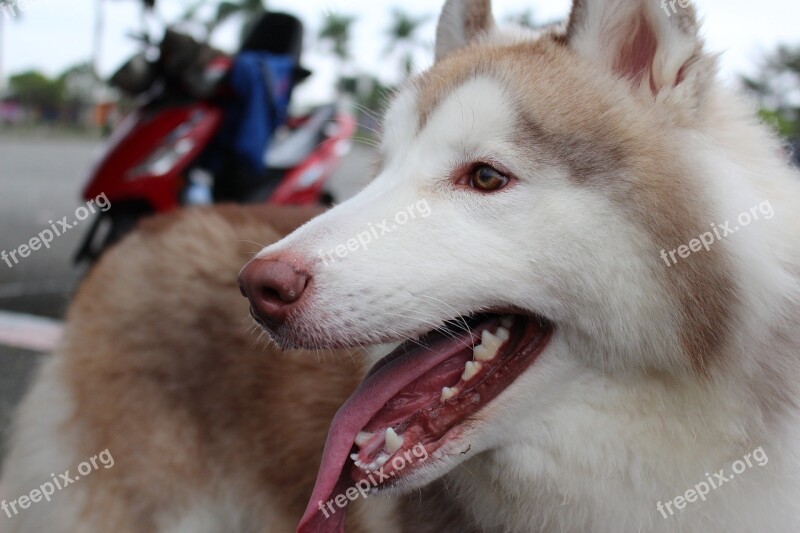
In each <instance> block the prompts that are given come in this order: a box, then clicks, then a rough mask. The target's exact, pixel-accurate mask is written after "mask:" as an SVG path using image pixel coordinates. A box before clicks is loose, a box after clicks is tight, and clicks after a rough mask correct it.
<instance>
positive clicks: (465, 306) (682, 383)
mask: <svg viewBox="0 0 800 533" xmlns="http://www.w3.org/2000/svg"><path fill="white" fill-rule="evenodd" d="M466 1H470V0H465V2H466ZM451 3H452V2H451ZM588 3H589V5H590V6H591V9H590V15H589V20H588V23H587V25H586V26H585V28H584V31H583V32H581V33H579V36H578V37H576V40H577V42H576V43H575V48H576V50H577V51H578V52H579V53H582V54H584V55H585V57H586V58H588V59H589V60H590V61H593V62H595V63H597V64H600V65H605V66H606V68H607V69H609V70H610V69H611V65H612V62H611V59H610V57H611V56H610V55H604V54H607V53H608V54H610V53H611V52H612V51H613V48H614V46H615V45H614V41H613V39H611V38H610V37H608V36H607V35H604V34H602V32H603V31H604V30H608V29H609V28H610V29H613V30H615V31H617V30H619V29H620V28H619V25H618V24H616V22H615V19H616V18H617V17H619V18H620V19H621V18H624V16H625V13H626V12H631V11H632V10H634V9H636V8H639V7H640V4H639V3H638V2H636V1H633V0H628V1H622V0H618V1H611V0H609V1H607V2H600V1H595V2H588ZM649 5H650V4H648V6H649ZM653 6H655V7H653V9H650V10H649V11H647V13H648V16H650V17H656V16H657V15H658V14H657V13H655V11H654V10H655V9H658V7H657V4H656V3H653ZM648 9H649V8H648ZM662 15H663V14H662ZM663 16H665V15H663ZM456 20H457V19H456ZM653 20H655V21H656V22H655V24H656V30H657V34H658V36H659V45H660V46H659V48H658V53H657V60H656V62H655V64H654V70H656V71H657V72H655V73H654V76H655V78H656V81H657V82H658V84H659V88H662V89H664V90H663V91H662V93H661V94H659V95H657V97H656V96H654V95H651V96H650V98H651V103H650V104H648V105H664V106H666V105H680V104H681V103H682V102H689V101H692V102H693V103H694V102H696V100H693V98H694V96H693V95H692V96H690V95H688V93H687V91H688V89H687V88H685V86H678V87H672V85H673V84H674V83H675V82H676V76H677V72H678V70H679V69H680V68H681V66H682V65H683V63H684V62H685V61H686V60H687V58H688V57H689V56H690V55H691V54H692V53H694V52H695V51H696V46H699V45H697V43H696V41H694V38H693V37H690V36H689V35H688V34H684V33H683V32H681V31H677V30H676V29H675V28H674V27H672V26H669V25H668V24H667V23H665V22H664V21H662V20H661V19H653ZM444 23H452V21H449V22H448V21H446V20H445V21H444ZM448 28H449V30H448V31H450V32H452V31H453V27H452V26H448ZM518 38H519V34H515V35H512V36H509V35H508V34H499V33H496V34H493V35H491V36H488V37H486V36H485V37H484V41H485V42H490V43H494V44H495V45H497V44H501V43H504V42H506V43H507V42H509V39H511V40H516V39H518ZM598 43H605V44H607V45H608V48H607V49H605V48H602V47H600V48H598V46H597V45H598ZM688 75H689V76H692V75H694V74H693V73H692V72H688ZM685 85H689V84H688V83H687V84H685ZM511 94H512V92H511V91H510V89H509V88H507V87H505V86H504V85H503V83H502V82H501V81H499V80H494V79H489V78H484V77H474V78H473V79H470V80H468V81H467V82H466V83H464V84H463V85H462V86H460V87H458V88H457V89H456V90H454V91H453V92H452V93H450V94H448V95H442V96H443V98H442V102H441V104H440V105H439V106H438V107H437V108H436V110H435V111H434V112H433V114H432V115H431V116H430V118H429V119H428V122H427V125H426V126H425V127H424V128H423V129H422V130H421V131H417V123H416V117H417V108H416V106H417V103H416V93H415V87H414V86H413V85H411V86H409V87H406V88H405V89H404V90H403V91H402V92H401V93H400V94H399V96H398V97H397V98H396V100H395V101H394V103H393V105H392V107H391V108H390V110H389V112H388V114H387V124H388V127H387V128H386V129H387V135H386V138H385V142H384V145H383V152H384V153H383V156H384V161H385V164H384V167H383V169H382V172H381V173H380V175H379V176H378V177H377V178H376V179H375V181H374V182H372V183H371V184H370V185H369V186H368V187H367V188H366V189H365V190H364V191H363V192H362V193H361V194H359V195H358V196H357V197H355V198H353V199H352V200H350V201H348V202H346V203H344V204H342V205H340V206H338V207H337V208H335V209H333V210H332V211H330V212H328V213H326V214H325V215H323V216H322V217H319V218H318V219H316V220H314V221H312V222H311V223H310V224H308V225H306V226H305V227H303V228H301V229H300V230H299V231H297V232H296V233H294V234H293V235H291V236H289V237H287V238H286V239H285V240H284V241H282V242H280V243H278V244H276V245H274V246H272V247H270V248H267V249H265V250H264V251H263V252H262V253H261V254H260V256H261V257H265V256H270V255H272V254H280V253H283V252H285V251H291V253H292V254H294V255H295V256H299V257H305V258H306V259H307V261H308V262H309V264H312V265H313V277H314V283H313V290H312V291H311V294H309V295H307V298H308V301H307V302H305V304H304V307H303V308H302V310H301V311H300V312H298V313H296V314H295V315H294V316H293V320H292V323H291V326H290V327H289V328H288V330H287V331H286V332H283V334H284V335H285V336H286V338H285V339H284V340H287V341H288V342H296V343H309V344H314V345H321V346H325V345H340V344H343V343H348V342H351V343H377V342H385V341H393V340H397V339H400V338H403V337H414V336H417V335H419V334H421V333H423V332H426V331H428V330H430V329H432V328H434V327H437V326H439V325H441V324H442V323H443V322H444V321H446V320H448V319H452V318H454V317H456V316H459V315H463V314H467V313H469V312H474V311H477V310H480V309H486V308H490V307H492V306H497V305H515V306H517V307H520V308H523V309H528V310H530V311H531V312H535V313H539V314H542V315H544V316H546V317H548V318H549V319H551V320H552V321H554V322H555V324H557V331H556V333H555V335H554V338H553V340H552V342H551V344H550V345H549V346H548V348H547V350H546V351H545V353H544V354H543V355H542V356H541V357H540V358H539V360H537V361H536V363H535V364H534V365H533V366H532V367H531V368H530V369H529V370H528V371H527V372H526V373H525V374H523V375H522V376H520V378H518V380H517V381H516V382H515V383H514V384H513V385H512V386H511V387H509V388H508V389H507V390H506V391H505V392H504V393H503V394H502V395H501V396H500V397H498V398H497V399H496V400H495V401H494V402H492V403H491V404H490V405H489V406H487V407H486V408H484V409H483V410H482V411H481V412H480V413H479V415H478V420H477V421H476V422H474V423H473V424H472V425H471V427H470V429H469V431H467V432H465V434H464V435H462V436H461V438H460V439H459V441H458V442H454V443H452V444H451V445H450V446H449V447H448V448H447V449H445V450H444V453H443V457H441V458H440V459H439V460H438V461H437V462H436V463H431V464H430V465H428V466H427V467H426V469H424V470H422V471H421V473H419V474H418V475H417V478H416V479H414V480H410V481H409V484H408V486H409V487H410V486H422V485H424V484H426V483H429V482H430V481H432V480H433V479H435V478H437V477H439V476H446V481H447V486H448V488H449V491H450V495H451V496H452V497H453V498H455V499H458V500H460V504H461V506H460V507H461V508H464V509H469V510H470V511H469V512H470V513H471V517H472V519H474V520H475V521H476V522H477V524H478V525H479V527H480V528H481V529H483V530H486V531H526V532H528V531H596V532H601V533H602V532H609V533H611V532H619V531H684V532H689V531H697V532H700V531H726V532H743V533H744V532H751V531H775V532H789V531H797V530H798V529H800V453H799V452H798V450H800V431H799V429H800V420H798V411H797V400H798V399H799V398H800V392H799V391H798V387H797V385H796V384H797V383H798V382H800V365H798V352H800V333H798V326H800V324H798V310H799V309H800V281H799V279H798V277H800V216H798V210H797V206H798V205H800V186H798V176H797V173H796V172H794V171H792V170H790V169H789V167H788V166H787V164H786V162H785V161H784V160H783V159H782V158H781V157H780V156H779V155H778V153H777V147H778V145H777V143H776V142H775V141H774V140H773V139H772V137H771V136H770V135H769V134H767V133H766V132H765V130H763V129H762V127H761V126H759V125H757V124H756V123H755V121H754V119H752V118H749V117H750V114H751V113H752V110H751V109H750V107H749V106H748V105H747V104H744V103H742V102H741V101H740V99H739V98H738V97H735V96H732V95H730V94H728V93H727V92H726V91H725V90H723V89H722V88H719V87H716V86H713V85H712V86H711V87H709V88H708V89H707V94H705V95H704V96H705V101H706V102H707V103H706V104H705V105H706V106H708V108H707V109H706V112H707V113H708V116H709V117H714V118H713V120H711V119H710V120H709V123H708V127H705V126H701V127H700V128H697V129H686V130H684V131H681V130H680V129H678V128H677V127H676V131H675V132H673V133H674V134H675V137H674V138H676V139H680V141H681V143H680V145H679V146H680V147H681V148H682V150H681V151H676V153H675V154H674V157H675V158H680V159H681V161H682V162H684V163H685V164H686V165H687V168H692V169H693V172H694V175H696V176H697V179H698V180H699V182H698V186H699V189H700V191H702V193H703V194H704V195H705V196H706V197H707V198H708V199H710V200H711V203H712V206H713V211H712V212H710V213H703V214H702V215H703V216H708V217H709V220H708V222H709V224H710V223H712V222H714V223H719V222H724V221H725V220H727V219H734V218H735V217H736V216H737V215H738V214H739V213H741V212H743V211H747V210H748V209H749V208H750V207H753V206H756V205H758V204H759V203H761V202H763V201H764V200H769V201H770V202H771V204H772V206H773V207H774V211H775V216H774V218H773V219H771V220H769V221H760V222H755V223H753V224H751V226H749V227H747V228H744V229H742V230H741V231H740V232H738V233H736V234H735V235H733V236H731V237H729V238H728V239H726V240H725V241H723V242H718V243H716V244H715V246H719V247H721V249H724V250H725V255H726V257H727V258H728V259H729V260H730V263H731V264H730V267H731V268H732V276H733V279H732V280H731V281H732V282H733V283H734V285H736V286H737V287H739V291H738V293H737V296H738V298H739V301H738V304H737V308H736V309H732V314H733V315H734V322H735V324H736V325H737V326H736V333H735V334H734V335H733V338H732V339H730V342H729V344H728V345H727V351H726V353H725V360H724V363H722V364H721V365H720V366H719V367H716V368H714V369H712V370H711V376H710V379H707V380H704V379H695V378H693V377H691V376H689V375H687V374H686V373H685V372H682V370H681V368H680V366H681V363H680V362H679V360H680V356H679V352H680V346H679V345H678V340H677V339H678V333H679V332H680V329H681V327H682V326H681V324H680V310H679V309H677V308H676V307H675V304H674V303H673V300H671V299H670V298H669V297H668V295H667V294H666V293H665V292H664V291H665V289H664V285H663V284H662V283H660V282H659V280H658V279H654V274H653V272H654V269H653V268H652V267H653V262H654V257H655V258H656V260H657V256H658V247H656V244H655V243H654V242H652V239H651V238H650V237H649V236H648V234H647V232H646V231H645V229H644V227H645V226H644V224H642V225H636V224H633V223H631V221H630V220H629V219H628V218H627V217H625V216H624V215H623V214H621V213H620V212H619V211H620V210H619V207H618V206H615V205H613V203H612V202H611V201H610V200H609V199H607V198H606V197H604V196H603V195H602V194H599V193H597V192H594V191H589V190H587V189H585V188H580V187H578V186H576V185H575V184H574V182H572V181H570V180H569V179H568V169H566V168H563V167H561V166H559V165H558V164H557V163H552V162H543V161H542V160H539V159H537V158H535V157H531V154H530V153H526V154H521V153H519V152H518V151H517V150H516V149H515V148H514V145H513V143H512V142H511V139H510V137H511V135H512V129H511V128H512V124H513V123H514V119H515V117H516V116H517V112H516V110H515V109H514V108H513V106H512V105H511V104H510V102H511V101H512V98H511ZM624 96H625V95H622V94H621V95H620V97H621V98H622V97H624ZM676 146H678V145H676ZM483 158H492V159H494V160H497V161H500V162H502V163H503V164H504V165H505V166H506V167H508V168H510V169H511V170H512V171H513V172H514V173H515V174H516V175H517V176H519V177H520V182H519V183H517V184H516V185H515V186H514V187H510V188H508V189H506V190H504V191H502V192H499V193H497V194H494V195H488V196H482V195H478V194H475V193H470V192H469V191H464V190H457V189H455V188H454V187H453V186H452V181H451V179H450V174H451V173H452V172H453V170H454V169H455V168H457V167H458V166H459V165H461V164H464V163H469V162H470V161H475V160H480V159H483ZM421 199H424V200H426V201H427V202H428V203H429V205H430V207H431V216H430V217H428V218H426V219H424V220H415V221H412V222H410V223H408V224H407V225H405V226H403V227H400V228H398V229H396V230H395V231H394V232H392V233H391V234H389V235H386V236H384V237H382V238H381V239H380V240H378V241H376V242H374V243H372V244H371V245H370V246H369V248H368V249H366V250H358V251H357V252H353V253H351V254H349V255H348V256H347V257H346V258H344V259H342V260H339V261H337V262H334V263H332V264H328V265H325V266H323V265H322V264H320V263H319V261H318V259H317V258H318V254H319V252H320V251H321V250H329V249H332V248H333V247H335V246H336V245H338V244H343V243H345V242H346V241H347V240H348V239H349V238H351V237H355V236H356V235H357V234H358V233H359V232H361V231H363V230H364V229H366V228H367V227H368V226H369V224H370V223H372V224H376V223H379V222H381V221H382V220H384V219H388V220H391V219H392V217H393V216H394V215H395V213H397V212H399V211H401V210H403V209H404V208H405V207H406V206H408V205H410V204H413V203H414V202H416V201H419V200H421ZM688 200H691V199H690V198H687V201H688ZM565 213H568V214H569V216H565ZM689 260H690V259H689ZM662 265H663V263H662ZM663 268H664V269H666V268H668V267H666V266H664V267H663ZM655 271H657V270H655ZM648 368H650V369H652V368H658V369H661V370H663V371H664V372H663V373H659V372H656V373H651V372H648V371H647V370H646V369H648ZM781 394H785V395H786V396H788V397H789V398H790V400H789V401H788V402H787V401H786V400H784V399H778V397H779V396H780V395H781ZM466 443H469V444H470V445H471V446H472V448H471V450H472V452H473V453H471V454H470V455H469V457H474V459H469V460H467V459H465V457H464V456H463V455H461V454H460V453H458V452H460V451H461V450H463V449H464V448H465V447H466ZM759 447H761V448H763V450H764V452H765V453H766V454H767V456H768V457H769V462H768V463H767V464H766V465H765V466H763V467H754V468H750V469H748V470H747V471H746V472H744V473H743V474H742V475H741V476H740V477H739V478H737V479H736V480H735V481H732V482H730V483H729V484H726V485H723V486H721V487H720V488H719V489H717V490H715V491H712V492H711V494H710V495H709V496H708V500H707V501H706V502H698V503H693V504H689V505H688V506H687V509H686V510H685V511H684V512H680V513H678V514H676V515H675V516H671V517H669V518H667V519H664V518H663V517H662V515H661V514H659V512H658V511H657V509H656V503H657V502H659V501H661V502H666V501H668V500H671V499H672V498H674V497H676V496H680V495H682V494H684V493H685V492H686V490H687V489H691V488H692V487H694V486H695V485H696V484H697V483H699V482H701V481H703V480H705V477H706V472H717V471H718V470H720V469H723V468H726V469H727V470H728V471H729V470H730V466H729V465H730V464H731V462H732V461H735V460H737V459H740V458H741V457H743V456H744V455H745V454H747V453H748V452H752V451H753V450H754V449H756V448H759ZM476 455H477V456H476ZM464 461H466V463H464V464H462V463H463V462H464Z"/></svg>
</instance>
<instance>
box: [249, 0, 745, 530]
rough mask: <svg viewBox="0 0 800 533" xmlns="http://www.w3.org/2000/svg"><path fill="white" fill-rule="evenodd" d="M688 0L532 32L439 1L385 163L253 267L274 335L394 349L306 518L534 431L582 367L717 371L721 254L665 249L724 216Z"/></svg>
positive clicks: (466, 4) (347, 427)
mask: <svg viewBox="0 0 800 533" xmlns="http://www.w3.org/2000/svg"><path fill="white" fill-rule="evenodd" d="M685 5H686V3H685V2H681V3H680V4H677V3H675V2H672V3H669V2H666V3H664V4H660V3H659V2H657V1H652V0H575V2H574V6H573V10H572V14H571V16H570V18H569V22H568V24H566V25H564V26H561V27H553V28H549V29H545V30H542V31H540V32H534V31H531V30H523V29H521V28H502V27H500V26H498V25H497V24H496V23H495V21H494V19H493V16H492V13H491V7H490V3H489V0H449V1H448V2H447V4H446V6H445V8H444V11H443V14H442V16H441V19H440V22H439V28H438V34H437V43H436V63H435V65H434V66H433V67H432V68H431V69H430V70H429V71H427V72H425V73H424V74H422V75H421V76H419V77H417V78H415V79H412V80H411V81H410V82H408V83H407V84H406V85H405V87H403V88H402V89H401V90H400V91H399V92H398V93H397V95H396V96H395V97H394V99H393V102H392V103H391V106H390V108H389V110H388V113H387V114H386V117H385V134H384V139H383V143H382V145H381V150H380V152H381V153H380V157H381V170H380V173H379V175H378V176H377V177H376V178H375V179H374V181H372V182H371V183H370V185H368V186H367V187H366V188H365V189H364V190H363V191H362V192H361V193H360V194H358V195H357V196H356V197H355V198H353V199H351V200H349V201H347V202H345V203H343V204H341V205H339V206H337V207H336V208H334V209H332V210H331V211H329V212H327V213H326V214H324V215H322V216H320V217H319V218H317V219H315V220H313V221H312V222H310V223H309V224H307V225H306V226H304V227H303V228H301V229H300V230H298V231H297V232H295V233H294V234H292V235H290V236H289V237H287V238H286V239H284V240H283V241H281V242H279V243H278V244H276V245H274V246H271V247H269V248H267V249H265V250H264V251H263V252H262V253H261V254H259V256H258V257H257V258H256V260H255V261H254V262H252V263H251V264H250V265H249V266H248V267H246V269H245V271H244V272H243V274H242V283H243V289H244V290H245V292H246V293H247V294H248V295H249V296H250V298H251V300H252V302H253V312H254V316H255V317H256V319H257V320H259V321H260V322H261V323H262V324H263V325H265V326H266V327H267V328H268V329H269V330H270V331H271V333H272V335H273V337H274V339H275V340H276V341H277V342H278V343H280V344H281V345H284V346H287V347H290V346H303V347H312V348H323V347H343V346H358V345H377V344H381V343H392V342H395V341H406V342H404V343H403V344H402V345H401V346H400V347H399V348H398V349H397V350H395V351H394V352H393V353H392V354H390V355H389V356H387V357H386V358H384V359H382V360H380V361H378V362H377V364H376V365H375V367H374V368H373V370H372V371H371V372H370V374H369V376H368V377H367V379H366V380H365V381H364V383H363V385H362V386H361V387H360V388H359V390H358V391H356V392H355V394H354V395H353V397H352V398H351V399H350V400H349V401H348V403H347V404H346V405H345V406H344V407H343V408H342V410H341V411H340V413H339V416H338V417H337V420H336V421H335V422H334V424H333V427H332V429H331V434H330V437H329V441H328V445H327V448H326V455H325V459H324V463H323V466H322V469H321V471H320V478H319V481H318V485H317V489H316V491H315V494H314V498H313V502H312V504H311V505H310V507H309V514H308V515H307V517H306V521H305V524H311V523H313V521H314V520H317V519H321V518H322V514H323V511H322V509H323V508H324V504H325V502H327V501H328V500H329V499H331V498H332V497H333V496H335V495H336V493H337V490H341V488H342V487H344V486H346V484H347V483H351V484H352V483H353V481H356V482H359V483H361V482H363V483H365V484H369V483H371V481H365V480H370V479H372V478H370V474H368V473H367V472H368V471H371V472H375V471H376V470H377V469H379V468H381V467H383V468H384V470H386V471H389V470H391V472H392V473H391V476H392V477H391V479H392V483H391V484H397V485H403V486H411V485H415V486H418V485H421V484H424V483H427V482H429V481H431V480H432V479H434V478H435V477H437V476H440V475H442V474H443V473H444V472H446V471H448V470H450V469H452V468H453V467H454V466H455V465H457V464H458V463H459V462H461V461H463V460H464V459H467V458H469V457H472V456H473V455H474V454H475V453H478V452H481V451H486V450H496V449H501V448H502V447H504V446H511V445H512V443H518V442H520V441H525V440H531V439H536V438H538V437H537V436H536V431H535V428H536V421H537V420H538V421H540V420H541V417H544V416H546V415H545V413H548V412H549V413H552V412H553V410H554V409H558V408H559V403H560V402H564V401H565V398H567V397H568V396H569V397H570V398H571V400H570V401H573V402H580V401H582V400H583V399H585V398H586V397H587V396H590V395H591V391H592V390H593V389H592V388H591V387H589V386H588V385H587V384H586V381H587V380H588V379H590V378H589V376H609V375H612V376H613V375H615V373H616V374H617V375H622V374H625V375H627V376H633V377H634V379H635V377H636V376H644V375H647V376H651V377H652V376H658V375H664V376H670V379H684V378H685V379H695V378H697V376H702V375H703V374H705V373H706V372H708V371H709V369H710V368H712V367H713V365H715V364H717V362H718V359H719V357H720V353H721V352H722V351H723V349H724V345H725V342H726V339H727V338H728V334H729V332H730V330H731V329H732V327H733V322H734V319H735V317H734V316H733V313H734V312H735V311H734V310H735V309H736V307H737V306H736V298H737V296H736V295H737V290H736V287H735V286H734V283H735V281H734V279H735V277H734V276H732V275H731V273H730V272H729V270H730V268H731V267H730V265H729V260H728V258H727V255H726V248H725V246H724V245H723V244H722V243H720V242H719V239H717V238H716V236H715V237H714V241H715V242H712V243H710V244H709V245H708V246H705V245H704V246H703V247H702V248H700V251H695V246H694V244H692V247H691V250H692V252H693V253H692V254H691V256H690V257H686V255H684V254H683V251H681V253H680V255H677V254H676V253H674V252H673V253H672V255H671V254H670V252H671V251H673V250H675V249H678V248H679V247H680V246H681V245H684V244H687V245H688V244H689V243H690V242H692V243H693V241H694V240H697V239H698V238H699V237H700V236H701V235H703V234H705V233H708V232H709V231H711V230H712V229H713V228H711V226H710V223H711V222H715V221H720V220H725V219H726V216H727V214H726V213H720V212H719V211H720V210H719V208H718V205H719V202H717V201H716V200H715V195H716V194H717V193H718V191H717V189H716V187H717V185H716V184H715V183H714V182H712V181H711V180H710V179H708V178H706V176H707V175H708V174H709V172H708V170H709V168H708V167H709V165H710V164H712V163H709V159H708V158H707V157H706V158H704V157H701V154H705V153H709V152H711V153H714V148H713V146H719V145H720V144H721V143H720V142H719V140H718V139H715V137H714V135H715V133H714V132H713V129H714V128H717V127H719V126H720V124H718V123H717V124H712V123H710V122H712V121H711V120H710V119H709V118H708V117H711V116H715V117H718V118H719V117H720V116H722V113H721V112H720V111H719V109H717V107H716V106H718V103H717V102H718V100H717V99H716V98H715V93H716V91H717V89H716V86H715V82H714V75H715V73H714V71H715V64H714V60H713V58H711V57H710V56H708V55H706V54H705V53H704V51H703V48H702V43H701V41H700V39H699V37H698V34H697V25H696V20H695V13H694V11H693V8H692V7H691V6H688V7H683V6H685ZM719 120H723V119H721V118H720V119H719ZM722 144H724V143H722ZM722 150H727V148H718V149H717V151H716V152H715V153H716V154H717V155H718V156H720V154H721V153H722V152H721V151H722ZM720 159H722V156H720ZM743 195H744V196H747V194H746V193H743ZM748 198H749V196H748ZM750 205H753V204H750ZM698 242H699V241H698ZM703 242H705V241H703ZM687 249H688V248H687ZM576 391H580V392H576ZM576 423H577V422H576ZM568 425H569V423H568V422H565V426H568ZM548 431H550V432H554V431H556V432H557V431H558V429H557V428H554V427H549V429H548ZM565 431H566V430H565ZM551 436H552V435H551ZM419 444H422V445H423V447H424V450H425V457H426V460H425V461H424V462H422V461H420V460H419V459H418V458H417V457H416V456H415V455H413V454H411V455H410V454H409V452H410V451H411V450H414V449H417V450H419V449H420V448H415V446H417V445H419ZM467 450H468V452H467ZM420 455H421V454H420ZM429 455H430V457H428V456H429ZM398 458H399V459H398ZM372 476H374V474H372ZM343 484H344V485H343ZM337 486H338V487H339V488H338V489H337ZM320 504H322V505H320ZM318 507H319V508H318ZM330 511H331V509H329V511H328V512H330ZM325 516H327V513H326V514H325ZM338 516H341V513H339V515H338Z"/></svg>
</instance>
